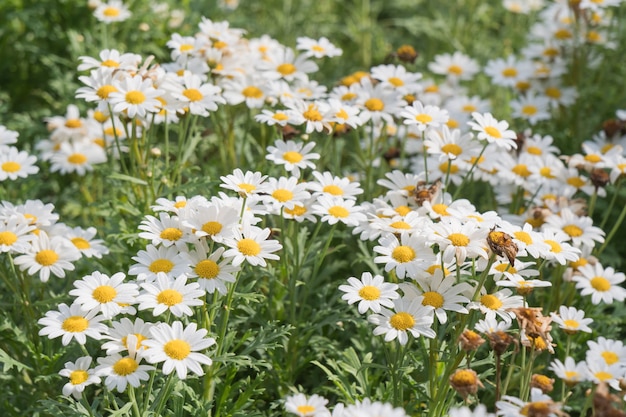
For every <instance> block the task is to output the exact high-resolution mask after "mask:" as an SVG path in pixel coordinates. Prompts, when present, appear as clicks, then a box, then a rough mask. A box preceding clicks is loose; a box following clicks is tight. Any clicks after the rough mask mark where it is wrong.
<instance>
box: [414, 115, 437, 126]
mask: <svg viewBox="0 0 626 417" xmlns="http://www.w3.org/2000/svg"><path fill="white" fill-rule="evenodd" d="M415 120H417V121H418V122H420V123H423V124H426V123H430V122H432V121H433V118H432V116H430V115H428V114H426V113H420V114H418V115H417V116H415Z"/></svg>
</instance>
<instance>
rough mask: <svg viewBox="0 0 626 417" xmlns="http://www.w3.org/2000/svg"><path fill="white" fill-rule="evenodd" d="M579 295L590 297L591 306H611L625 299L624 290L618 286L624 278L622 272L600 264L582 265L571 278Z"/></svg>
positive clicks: (625, 278)
mask: <svg viewBox="0 0 626 417" xmlns="http://www.w3.org/2000/svg"><path fill="white" fill-rule="evenodd" d="M572 280H573V281H574V282H576V288H578V289H579V290H580V294H581V295H591V302H592V303H593V304H600V303H606V304H611V303H613V302H614V301H617V302H620V303H621V302H622V301H624V299H626V289H625V288H623V287H622V286H620V284H621V283H622V282H624V280H626V276H625V275H624V273H622V272H616V271H615V269H613V268H612V267H610V266H608V267H606V268H604V267H603V266H602V265H601V264H600V263H596V264H595V265H589V264H588V265H584V266H581V267H579V268H578V274H576V275H574V276H573V277H572Z"/></svg>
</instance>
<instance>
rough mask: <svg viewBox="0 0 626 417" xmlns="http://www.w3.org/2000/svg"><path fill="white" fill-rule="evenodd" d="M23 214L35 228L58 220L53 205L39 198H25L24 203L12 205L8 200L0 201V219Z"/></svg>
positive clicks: (49, 224)
mask: <svg viewBox="0 0 626 417" xmlns="http://www.w3.org/2000/svg"><path fill="white" fill-rule="evenodd" d="M16 214H17V215H19V216H24V217H25V218H26V220H27V221H28V222H29V224H31V225H33V226H35V227H36V228H38V229H39V228H42V227H47V226H51V225H53V224H55V223H56V221H57V220H59V215H58V214H56V213H54V205H52V204H50V203H47V204H44V203H43V202H42V201H41V200H26V201H25V202H24V204H18V205H13V204H11V203H9V202H8V201H2V202H0V220H5V221H6V220H7V219H8V218H9V217H11V216H13V215H16Z"/></svg>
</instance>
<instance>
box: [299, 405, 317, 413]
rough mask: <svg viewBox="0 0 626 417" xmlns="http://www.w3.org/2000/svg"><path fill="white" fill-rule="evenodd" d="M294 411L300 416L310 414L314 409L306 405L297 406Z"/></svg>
mask: <svg viewBox="0 0 626 417" xmlns="http://www.w3.org/2000/svg"><path fill="white" fill-rule="evenodd" d="M296 409H297V410H298V412H299V413H300V414H302V415H307V414H311V413H313V412H314V411H315V407H313V406H312V405H308V404H305V405H299V406H298V407H297V408H296Z"/></svg>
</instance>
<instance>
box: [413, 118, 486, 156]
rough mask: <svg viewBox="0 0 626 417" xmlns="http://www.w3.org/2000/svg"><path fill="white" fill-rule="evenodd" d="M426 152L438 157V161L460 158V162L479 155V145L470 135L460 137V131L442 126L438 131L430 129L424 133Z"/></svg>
mask: <svg viewBox="0 0 626 417" xmlns="http://www.w3.org/2000/svg"><path fill="white" fill-rule="evenodd" d="M424 146H425V147H426V151H427V152H428V153H430V154H433V155H438V156H439V161H440V162H443V161H447V160H449V159H457V158H461V159H462V160H468V159H471V157H472V156H475V157H477V156H478V154H479V153H480V148H481V146H480V143H479V142H478V141H476V140H475V139H474V136H473V135H472V134H471V133H466V134H464V135H461V130H459V129H452V130H450V129H449V128H448V126H446V125H443V126H441V128H440V129H432V130H429V131H428V132H426V138H425V140H424Z"/></svg>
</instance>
